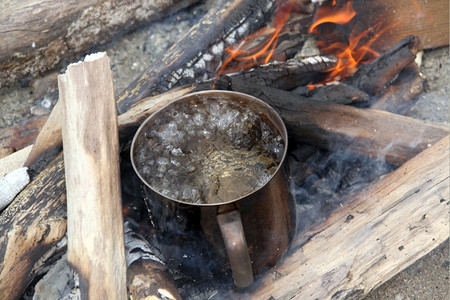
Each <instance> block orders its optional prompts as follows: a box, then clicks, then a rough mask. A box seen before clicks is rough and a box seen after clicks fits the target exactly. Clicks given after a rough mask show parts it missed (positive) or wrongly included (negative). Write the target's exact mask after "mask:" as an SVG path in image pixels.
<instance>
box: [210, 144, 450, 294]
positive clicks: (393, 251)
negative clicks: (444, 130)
mask: <svg viewBox="0 0 450 300" xmlns="http://www.w3.org/2000/svg"><path fill="white" fill-rule="evenodd" d="M449 141H450V138H449V136H446V137H444V138H443V139H442V140H441V141H439V142H437V143H436V144H435V145H433V146H432V147H430V148H429V149H426V150H425V151H423V152H421V153H420V154H418V155H417V156H416V157H414V158H413V159H411V160H409V161H408V162H406V163H405V164H404V165H402V166H401V167H400V168H398V169H397V170H395V171H393V172H392V173H390V174H389V175H387V176H386V177H385V178H383V179H382V180H381V181H379V182H377V183H375V184H374V185H373V186H371V187H370V188H369V189H368V190H366V191H364V192H362V193H360V194H358V195H356V196H355V197H354V198H353V199H350V201H349V202H347V204H345V205H344V206H343V207H342V208H341V209H338V210H337V211H335V212H334V213H332V215H331V216H330V217H328V218H327V219H326V220H325V221H324V222H323V223H321V224H318V225H316V226H314V227H313V228H310V229H308V230H306V231H304V232H300V233H299V234H298V235H297V239H296V240H295V241H294V242H293V245H292V247H291V248H292V252H291V253H290V254H288V255H287V257H286V258H285V259H284V260H283V261H282V262H281V263H279V264H278V265H277V266H276V267H275V268H274V269H272V270H271V271H270V272H269V273H268V274H266V275H265V276H263V277H262V278H261V279H260V281H259V282H255V285H253V286H252V287H250V288H249V289H247V290H245V291H243V292H231V291H230V292H225V293H220V294H218V295H216V296H215V297H214V299H292V298H299V299H354V298H361V297H362V296H363V294H366V293H368V292H369V291H370V290H372V289H374V288H376V287H378V286H380V285H381V284H383V283H384V282H386V281H387V280H389V279H390V278H391V277H392V276H394V275H395V274H396V273H398V272H400V271H401V270H403V269H405V268H406V267H408V266H409V265H410V264H412V263H414V262H415V261H416V260H418V259H419V258H421V257H422V256H424V255H425V254H427V253H428V252H429V251H431V250H432V249H433V248H435V247H437V246H438V245H439V244H441V243H442V242H444V241H445V240H446V239H448V237H449V219H448V204H449V200H450V199H449V198H448V195H449V192H450V191H449V185H448V179H449V176H450V175H449V168H448V165H449V157H450V155H449V154H450V153H449Z"/></svg>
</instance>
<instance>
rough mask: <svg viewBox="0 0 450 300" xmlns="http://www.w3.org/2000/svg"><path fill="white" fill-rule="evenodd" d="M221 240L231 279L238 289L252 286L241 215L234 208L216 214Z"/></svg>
mask: <svg viewBox="0 0 450 300" xmlns="http://www.w3.org/2000/svg"><path fill="white" fill-rule="evenodd" d="M217 222H218V223H219V227H220V231H221V232H222V238H223V241H224V242H225V248H226V250H227V254H228V260H229V261H230V265H231V271H232V273H233V279H234V282H235V284H236V285H237V286H238V287H241V288H244V287H247V286H249V285H250V284H252V282H253V271H252V265H251V262H250V255H249V254H248V248H247V241H246V240H245V236H244V227H243V226H242V220H241V214H240V212H239V210H237V209H236V208H235V207H234V209H233V210H229V211H226V212H224V213H220V212H219V213H218V214H217Z"/></svg>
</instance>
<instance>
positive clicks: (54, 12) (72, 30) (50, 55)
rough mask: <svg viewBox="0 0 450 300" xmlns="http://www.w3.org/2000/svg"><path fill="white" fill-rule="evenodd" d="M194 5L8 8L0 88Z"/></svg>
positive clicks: (0, 14)
mask: <svg viewBox="0 0 450 300" xmlns="http://www.w3.org/2000/svg"><path fill="white" fill-rule="evenodd" d="M195 1H196V0H164V1H155V0H143V1H136V0H125V1H123V0H104V1H100V0H82V1H71V2H67V1H37V0H28V1H20V2H17V3H16V2H14V3H13V5H9V6H8V5H6V6H5V7H3V8H2V9H1V10H0V28H1V29H0V40H1V41H2V43H1V44H0V87H2V86H5V85H8V84H11V83H12V82H14V81H15V80H16V79H18V78H29V77H35V76H37V75H39V74H42V73H43V72H46V71H48V70H50V69H52V68H54V67H55V66H56V65H57V64H58V63H60V62H61V61H62V60H64V59H66V60H71V59H74V58H75V57H76V56H79V55H84V54H87V53H88V52H89V51H90V50H91V49H93V48H94V47H96V46H99V45H104V44H106V43H108V42H110V41H112V40H113V39H114V38H115V37H117V36H119V35H121V34H123V33H125V32H127V31H130V30H132V29H134V28H136V27H137V26H138V25H141V24H144V23H146V22H150V21H153V20H156V19H158V18H161V17H163V16H166V15H168V14H170V13H173V12H175V11H177V10H180V9H182V8H185V7H187V6H188V5H190V4H192V3H193V2H195Z"/></svg>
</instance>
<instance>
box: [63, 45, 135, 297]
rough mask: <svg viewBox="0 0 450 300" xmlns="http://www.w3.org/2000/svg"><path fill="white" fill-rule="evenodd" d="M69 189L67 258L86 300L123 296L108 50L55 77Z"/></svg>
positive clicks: (114, 120)
mask: <svg viewBox="0 0 450 300" xmlns="http://www.w3.org/2000/svg"><path fill="white" fill-rule="evenodd" d="M58 85H59V92H60V96H59V98H60V100H61V101H62V106H63V119H62V120H61V123H62V126H61V127H62V133H63V146H64V164H65V174H66V189H67V238H68V242H67V260H68V262H69V265H70V266H71V267H72V268H73V269H75V270H76V271H77V273H78V274H79V276H80V291H81V296H82V297H83V298H84V299H102V298H103V299H127V291H126V263H125V246H124V235H123V216H122V205H121V204H122V203H121V197H120V175H119V174H120V170H119V137H118V127H117V117H116V116H117V111H116V103H115V100H114V92H113V89H114V87H113V77H112V72H111V69H110V67H109V58H108V56H107V55H106V53H104V52H103V53H97V54H93V55H90V56H88V57H87V58H86V59H85V61H84V62H80V63H77V64H72V65H69V67H68V68H67V72H66V73H65V74H64V75H60V76H59V77H58Z"/></svg>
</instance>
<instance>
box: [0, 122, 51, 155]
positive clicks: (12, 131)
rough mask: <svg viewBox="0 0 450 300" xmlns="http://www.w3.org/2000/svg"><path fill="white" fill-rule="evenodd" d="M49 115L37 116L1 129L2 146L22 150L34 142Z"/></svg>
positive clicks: (0, 141)
mask: <svg viewBox="0 0 450 300" xmlns="http://www.w3.org/2000/svg"><path fill="white" fill-rule="evenodd" d="M47 119H48V115H43V116H36V117H33V118H30V119H28V120H25V121H23V122H21V123H19V124H17V125H13V126H11V127H6V128H2V129H0V147H1V148H3V147H12V148H14V149H16V150H20V149H22V148H24V147H26V146H29V145H31V144H33V142H34V140H35V139H36V137H37V135H38V133H39V130H40V129H41V128H42V126H44V124H45V122H46V121H47Z"/></svg>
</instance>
